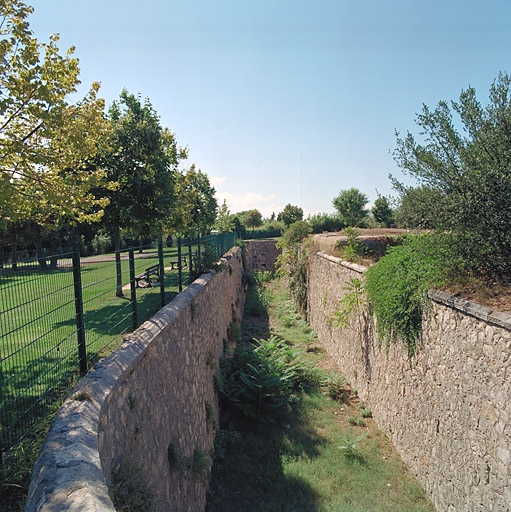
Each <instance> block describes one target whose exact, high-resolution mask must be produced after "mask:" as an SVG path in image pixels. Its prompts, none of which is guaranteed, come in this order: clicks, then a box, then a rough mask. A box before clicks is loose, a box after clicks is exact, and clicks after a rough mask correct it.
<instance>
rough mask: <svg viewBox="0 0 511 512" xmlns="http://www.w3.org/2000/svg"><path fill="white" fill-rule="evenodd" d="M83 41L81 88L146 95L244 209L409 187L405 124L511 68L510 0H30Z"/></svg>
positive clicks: (226, 195) (63, 42) (234, 204)
mask: <svg viewBox="0 0 511 512" xmlns="http://www.w3.org/2000/svg"><path fill="white" fill-rule="evenodd" d="M26 3H28V4H29V5H32V6H33V7H34V9H35V12H34V14H32V15H31V16H30V18H29V22H30V25H31V28H32V30H33V31H34V33H35V35H36V37H37V38H38V39H39V41H40V42H47V41H48V37H49V35H50V34H53V33H58V34H60V42H59V47H60V48H61V50H62V51H65V50H67V48H69V47H70V46H75V47H76V53H75V54H76V56H77V57H78V58H79V59H80V69H81V73H80V79H81V81H82V85H81V86H80V89H79V94H81V95H82V96H83V95H84V94H85V93H86V91H87V90H88V88H89V87H90V84H91V83H92V82H93V81H99V82H101V84H102V86H101V96H103V97H104V98H105V100H106V103H107V105H110V104H111V103H112V101H114V100H115V99H117V98H118V97H119V94H120V92H121V91H122V89H123V88H126V89H127V90H128V91H129V92H131V93H135V94H140V95H141V96H142V98H145V97H148V98H149V99H150V101H151V103H152V105H153V107H154V108H155V110H156V111H157V113H158V114H159V115H160V117H161V124H162V125H163V126H167V127H168V128H169V129H170V130H171V131H173V132H174V133H175V134H176V139H177V141H178V144H179V145H181V146H186V147H188V148H189V158H188V160H187V161H186V162H185V163H184V164H183V166H189V165H191V164H192V163H195V164H196V166H197V167H198V168H200V169H201V170H202V171H203V172H205V173H207V174H208V176H209V177H210V181H211V182H212V184H213V185H214V186H215V188H216V191H217V198H218V200H219V203H221V202H222V201H223V200H224V199H225V200H226V202H227V206H228V207H229V209H230V211H231V212H232V213H234V212H237V211H241V210H247V209H251V208H258V209H259V210H260V211H261V212H262V213H263V216H265V217H269V216H270V215H271V214H272V212H275V213H278V212H279V211H280V210H282V209H283V208H284V206H285V205H286V204H288V203H291V204H293V205H297V206H300V207H301V208H303V210H304V212H305V215H306V216H307V215H308V214H314V213H318V212H325V213H330V212H333V211H334V208H333V206H332V199H333V198H334V197H336V196H337V195H338V194H339V193H340V192H341V191H342V190H346V189H348V188H351V187H356V188H358V189H359V190H361V191H362V192H364V193H365V194H366V195H367V196H368V198H369V200H370V203H372V202H374V200H375V199H376V198H377V197H378V194H381V195H385V196H396V195H397V194H396V192H395V191H393V190H392V184H391V182H390V180H389V174H392V175H393V176H395V177H396V178H398V179H399V180H401V181H404V182H405V183H407V184H413V182H411V181H410V180H409V179H407V178H406V177H405V176H404V175H403V174H402V171H401V170H400V169H399V168H398V167H397V165H396V163H395V162H394V160H393V158H392V151H393V150H394V148H395V146H396V136H395V132H396V131H398V132H400V133H401V134H404V133H406V131H410V132H412V133H413V134H417V133H418V132H419V130H418V128H417V127H416V125H415V117H416V114H417V113H419V112H420V110H421V108H422V105H423V104H426V105H428V106H430V107H434V106H435V105H436V104H437V103H438V102H439V101H440V100H448V101H450V100H456V99H457V98H458V97H459V94H460V92H461V91H462V90H463V89H466V88H467V87H468V86H473V87H475V89H476V90H477V92H478V97H479V99H480V100H481V102H482V103H483V104H484V103H485V102H486V101H487V98H488V90H489V87H490V86H491V84H492V82H493V81H494V80H495V78H496V77H497V76H498V74H499V72H501V71H502V72H508V73H511V65H510V64H511V63H510V58H511V0H487V1H485V2H483V1H481V0H426V1H424V0H387V1H386V2H382V1H381V0H314V1H312V0H308V1H305V0H250V1H249V0H180V1H177V0H145V1H144V2H141V1H139V0H137V1H134V0H87V1H80V2H78V1H70V0H26Z"/></svg>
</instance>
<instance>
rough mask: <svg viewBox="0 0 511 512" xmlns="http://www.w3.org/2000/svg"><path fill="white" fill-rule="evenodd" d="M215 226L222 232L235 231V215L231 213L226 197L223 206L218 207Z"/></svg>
mask: <svg viewBox="0 0 511 512" xmlns="http://www.w3.org/2000/svg"><path fill="white" fill-rule="evenodd" d="M215 228H216V229H218V231H220V233H226V232H230V231H231V232H232V231H234V219H233V215H231V214H230V212H229V208H227V202H226V201H225V199H224V202H223V203H222V206H219V207H218V209H217V215H216V223H215Z"/></svg>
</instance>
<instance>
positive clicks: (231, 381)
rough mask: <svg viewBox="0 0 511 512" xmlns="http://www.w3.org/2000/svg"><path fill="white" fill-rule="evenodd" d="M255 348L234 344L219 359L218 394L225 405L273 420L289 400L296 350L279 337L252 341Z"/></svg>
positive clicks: (295, 372) (296, 366)
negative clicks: (230, 354)
mask: <svg viewBox="0 0 511 512" xmlns="http://www.w3.org/2000/svg"><path fill="white" fill-rule="evenodd" d="M256 343H257V346H256V347H255V348H246V347H245V348H244V347H238V348H237V349H236V351H235V353H234V356H233V358H232V359H224V360H222V364H221V369H222V379H221V382H222V384H221V389H220V390H219V391H220V395H221V398H222V401H223V403H224V404H225V405H227V406H228V407H230V408H231V409H234V410H237V411H239V412H241V413H242V414H244V415H245V416H247V417H248V418H251V419H257V420H261V421H267V422H273V421H275V420H276V418H277V417H278V416H280V415H281V414H282V413H283V412H285V411H286V410H287V407H288V405H289V404H290V403H291V402H292V401H293V399H292V390H293V387H294V385H295V384H296V383H297V382H298V377H299V371H298V369H299V367H300V365H299V363H298V362H297V353H296V351H294V350H293V349H292V348H291V347H290V346H288V345H287V343H286V342H285V341H283V340H280V339H278V338H276V337H275V336H270V338H268V340H256Z"/></svg>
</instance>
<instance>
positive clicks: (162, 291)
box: [158, 235, 165, 308]
mask: <svg viewBox="0 0 511 512" xmlns="http://www.w3.org/2000/svg"><path fill="white" fill-rule="evenodd" d="M158 259H159V261H158V263H159V265H160V308H163V307H165V265H164V264H163V240H162V236H161V235H160V236H159V237H158Z"/></svg>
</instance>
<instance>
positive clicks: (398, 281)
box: [365, 234, 463, 356]
mask: <svg viewBox="0 0 511 512" xmlns="http://www.w3.org/2000/svg"><path fill="white" fill-rule="evenodd" d="M462 270H463V264H462V261H461V259H460V257H459V255H458V254H457V253H456V251H455V246H454V245H453V243H452V235H448V234H435V235H432V234H424V235H415V236H410V237H409V238H408V239H407V240H405V242H404V243H403V245H401V246H396V247H390V248H389V250H388V253H387V255H386V256H384V257H383V258H382V259H380V260H379V261H378V263H376V264H375V265H374V266H372V267H370V268H369V269H368V271H367V272H366V286H365V288H366V291H367V295H368V300H369V302H370V303H371V305H372V307H373V311H374V313H375V315H376V328H377V332H378V338H379V340H380V341H381V342H383V343H385V345H386V346H387V347H388V345H389V343H390V341H391V340H392V339H394V338H396V337H399V338H401V339H402V340H403V342H404V344H405V347H406V349H407V352H408V354H409V355H410V356H411V355H413V354H414V352H415V348H416V345H417V341H418V339H419V336H420V334H421V331H422V314H423V311H424V308H425V307H426V306H427V305H428V304H429V300H428V297H427V292H428V290H429V289H430V288H433V287H440V286H443V285H445V284H447V283H448V282H450V281H452V280H453V279H454V278H455V276H456V275H457V274H459V272H461V271H462Z"/></svg>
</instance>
